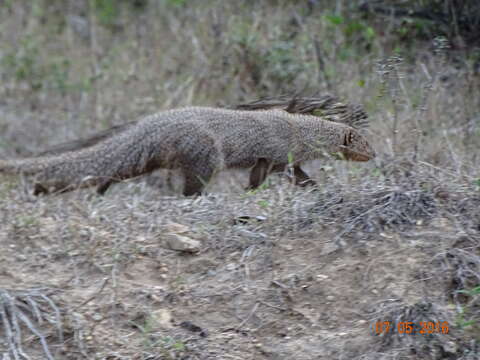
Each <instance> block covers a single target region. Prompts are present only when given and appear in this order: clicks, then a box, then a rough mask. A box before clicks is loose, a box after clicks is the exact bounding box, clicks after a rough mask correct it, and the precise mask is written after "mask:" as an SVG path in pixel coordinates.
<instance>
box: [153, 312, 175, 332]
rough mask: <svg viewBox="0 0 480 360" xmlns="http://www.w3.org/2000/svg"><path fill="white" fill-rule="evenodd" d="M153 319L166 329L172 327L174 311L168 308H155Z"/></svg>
mask: <svg viewBox="0 0 480 360" xmlns="http://www.w3.org/2000/svg"><path fill="white" fill-rule="evenodd" d="M151 316H152V319H153V320H154V321H155V323H156V324H157V325H159V326H160V327H162V328H164V329H170V328H172V313H171V312H170V311H169V310H167V309H159V310H155V311H154V312H152V314H151Z"/></svg>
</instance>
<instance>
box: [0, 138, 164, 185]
mask: <svg viewBox="0 0 480 360" xmlns="http://www.w3.org/2000/svg"><path fill="white" fill-rule="evenodd" d="M95 141H96V142H97V143H93V144H90V145H89V146H86V147H82V146H81V147H80V149H78V150H73V149H72V150H68V151H65V152H60V153H59V154H53V155H46V156H40V157H32V158H26V159H18V160H0V173H7V174H8V173H9V174H26V175H35V178H36V182H37V184H40V185H42V186H44V187H45V188H47V189H48V188H52V187H53V188H54V190H55V191H59V190H61V191H66V190H70V189H73V188H76V187H84V186H92V185H94V186H95V185H98V186H99V191H100V192H103V191H105V190H106V189H107V188H108V186H109V185H110V184H111V183H114V182H117V181H120V180H124V179H127V178H131V177H134V176H138V175H141V174H143V173H146V172H149V171H153V170H154V165H152V159H153V158H155V157H156V156H157V155H158V154H157V148H158V146H157V143H156V141H155V138H152V137H151V136H149V129H146V130H142V129H140V130H139V131H135V130H131V131H123V132H120V133H119V134H109V136H105V137H104V136H100V137H96V138H95ZM65 189H66V190H65Z"/></svg>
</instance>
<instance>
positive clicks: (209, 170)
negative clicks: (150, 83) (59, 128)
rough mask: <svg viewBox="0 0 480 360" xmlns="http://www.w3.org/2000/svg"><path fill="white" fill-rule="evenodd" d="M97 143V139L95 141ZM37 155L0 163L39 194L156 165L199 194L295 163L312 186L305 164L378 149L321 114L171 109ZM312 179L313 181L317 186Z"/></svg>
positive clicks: (101, 182)
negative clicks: (233, 176) (215, 184)
mask: <svg viewBox="0 0 480 360" xmlns="http://www.w3.org/2000/svg"><path fill="white" fill-rule="evenodd" d="M92 139H93V140H92ZM63 150H65V151H62V148H61V147H60V149H58V150H57V152H56V153H55V152H54V153H51V154H48V153H47V154H45V155H43V156H40V157H36V158H27V159H19V160H0V172H3V173H21V174H27V175H35V176H36V181H37V183H36V186H35V193H37V194H38V193H41V192H49V191H50V190H53V191H68V190H72V189H74V188H77V187H84V186H92V185H95V186H97V187H98V188H97V191H98V192H99V193H103V192H105V191H106V190H107V188H108V187H109V186H110V184H112V183H114V182H118V181H121V180H124V179H127V178H132V177H135V176H139V175H142V174H145V173H148V172H151V171H153V170H155V169H157V168H169V169H181V170H182V171H183V174H184V177H185V187H184V191H183V193H184V194H185V195H187V196H189V195H194V194H199V193H201V191H202V189H203V187H204V185H205V183H207V182H208V181H209V180H210V178H211V177H212V175H213V174H214V173H215V172H217V171H219V170H222V169H225V168H233V167H239V168H253V169H252V173H251V176H250V187H251V188H255V187H257V186H258V185H260V184H261V183H262V182H263V180H264V179H265V177H266V176H267V175H268V173H269V172H272V171H279V170H280V169H284V168H285V167H286V166H287V165H288V164H289V162H290V161H291V162H292V164H291V165H292V168H293V170H294V176H295V181H296V182H297V183H301V184H305V183H308V182H309V181H311V180H310V179H309V178H308V175H307V174H305V173H304V172H303V171H302V170H301V168H300V164H301V163H302V162H304V161H307V160H312V159H317V158H322V157H325V156H328V155H331V154H337V156H339V157H340V158H343V159H346V160H354V161H368V160H370V159H372V158H374V157H375V152H374V150H373V149H372V147H371V146H370V145H369V143H368V142H367V140H366V138H365V137H364V136H363V135H362V134H360V133H359V132H358V131H357V130H356V129H354V128H352V127H350V126H347V125H345V124H342V123H335V122H333V121H329V120H324V119H322V118H320V117H319V116H313V115H302V114H292V113H289V112H288V111H285V110H281V109H273V108H270V109H268V110H230V109H218V108H208V107H187V108H182V109H173V110H167V111H163V112H159V113H157V114H154V115H151V116H147V117H145V118H143V119H142V120H140V121H138V122H134V123H128V124H126V125H124V126H120V127H119V128H114V130H113V131H112V132H110V133H109V132H108V130H107V131H106V132H103V134H100V136H99V135H98V134H97V136H94V137H93V138H91V139H90V142H89V141H88V139H87V140H86V141H84V142H83V143H82V141H80V142H79V143H77V144H76V145H75V146H71V147H70V148H68V146H67V149H65V148H64V149H63ZM312 182H313V181H312Z"/></svg>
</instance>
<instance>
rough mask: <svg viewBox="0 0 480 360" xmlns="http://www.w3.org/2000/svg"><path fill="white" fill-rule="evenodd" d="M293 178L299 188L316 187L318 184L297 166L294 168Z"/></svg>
mask: <svg viewBox="0 0 480 360" xmlns="http://www.w3.org/2000/svg"><path fill="white" fill-rule="evenodd" d="M293 176H294V183H295V185H298V186H302V187H303V186H309V185H311V186H316V185H317V183H316V182H315V181H314V180H312V179H310V177H309V176H308V174H307V173H306V172H305V171H303V170H302V168H301V167H300V166H299V165H297V166H294V167H293Z"/></svg>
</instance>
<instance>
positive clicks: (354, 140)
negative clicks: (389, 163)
mask: <svg viewBox="0 0 480 360" xmlns="http://www.w3.org/2000/svg"><path fill="white" fill-rule="evenodd" d="M340 143H341V145H340V146H339V149H338V153H340V157H341V158H343V159H345V160H350V161H368V160H371V159H373V158H374V157H375V156H376V154H375V150H374V149H373V148H372V147H371V146H370V144H369V143H368V141H367V139H366V138H365V137H364V136H363V135H361V134H360V133H359V132H358V131H357V130H355V129H353V128H350V127H347V128H345V130H344V131H343V132H342V134H341V138H340Z"/></svg>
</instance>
